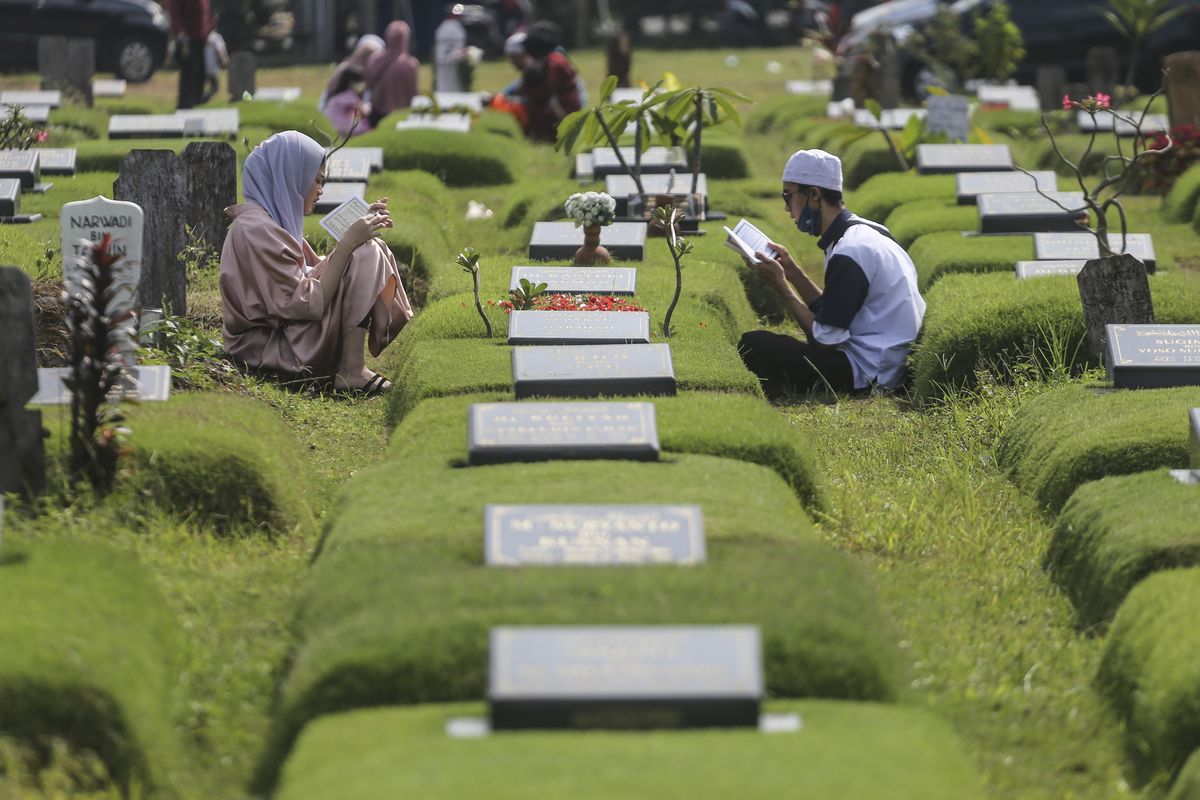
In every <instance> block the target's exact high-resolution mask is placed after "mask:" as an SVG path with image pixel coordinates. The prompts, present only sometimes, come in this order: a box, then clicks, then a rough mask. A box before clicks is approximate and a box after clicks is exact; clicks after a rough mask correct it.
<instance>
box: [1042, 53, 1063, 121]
mask: <svg viewBox="0 0 1200 800" xmlns="http://www.w3.org/2000/svg"><path fill="white" fill-rule="evenodd" d="M1066 85H1067V71H1066V70H1065V69H1063V68H1062V67H1060V66H1059V65H1058V64H1043V65H1042V66H1040V67H1038V68H1037V95H1038V104H1039V105H1041V107H1042V111H1056V110H1058V109H1060V108H1062V97H1063V87H1064V86H1066Z"/></svg>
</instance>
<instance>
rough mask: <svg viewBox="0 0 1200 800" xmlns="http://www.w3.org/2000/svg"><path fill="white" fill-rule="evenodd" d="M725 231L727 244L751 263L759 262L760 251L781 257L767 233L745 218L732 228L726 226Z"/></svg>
mask: <svg viewBox="0 0 1200 800" xmlns="http://www.w3.org/2000/svg"><path fill="white" fill-rule="evenodd" d="M725 233H726V234H727V236H726V238H725V246H726V247H728V248H729V249H730V250H732V251H734V252H735V253H737V254H738V255H740V256H741V257H742V258H744V259H746V260H747V261H749V262H750V263H751V264H757V263H758V262H759V258H758V255H757V254H758V253H766V254H767V255H769V256H770V257H771V258H778V257H779V254H778V253H776V252H775V250H774V248H772V247H771V244H770V243H771V240H770V239H768V238H767V235H766V234H765V233H763V232H762V231H760V230H759V229H758V228H756V227H755V226H754V225H753V224H751V223H750V222H748V221H747V220H745V219H743V220H742V221H741V222H739V223H738V224H737V225H735V226H733V228H732V229H730V228H729V227H728V226H725Z"/></svg>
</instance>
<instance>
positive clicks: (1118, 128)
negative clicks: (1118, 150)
mask: <svg viewBox="0 0 1200 800" xmlns="http://www.w3.org/2000/svg"><path fill="white" fill-rule="evenodd" d="M1139 126H1140V127H1141V132H1142V135H1147V134H1153V133H1162V132H1164V131H1167V130H1170V128H1171V120H1170V119H1169V118H1168V117H1167V115H1166V114H1147V115H1146V116H1144V117H1143V116H1142V115H1141V113H1137V114H1132V115H1130V117H1129V118H1128V119H1126V118H1125V117H1124V116H1119V117H1117V119H1116V122H1115V123H1114V124H1113V131H1114V132H1115V133H1116V134H1117V136H1126V137H1129V136H1137V135H1138V127H1139Z"/></svg>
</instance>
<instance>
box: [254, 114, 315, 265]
mask: <svg viewBox="0 0 1200 800" xmlns="http://www.w3.org/2000/svg"><path fill="white" fill-rule="evenodd" d="M324 160H325V148H323V147H321V145H319V144H317V143H316V142H315V141H313V140H312V139H310V138H309V137H307V136H305V135H304V134H303V133H300V132H299V131H283V132H282V133H277V134H275V135H274V136H272V137H271V138H269V139H267V140H266V141H265V142H263V143H262V144H260V145H259V146H258V147H256V148H254V152H252V153H251V154H250V155H249V156H247V157H246V165H245V167H244V168H243V170H242V191H243V193H244V194H245V197H246V202H248V203H257V204H258V205H260V206H262V207H263V208H264V209H266V211H267V213H268V214H270V215H271V219H273V220H275V222H276V223H277V224H278V225H279V227H281V228H283V229H284V230H285V231H287V232H288V233H290V234H291V235H292V238H294V239H295V240H296V241H297V242H299V241H300V240H301V239H302V238H303V237H304V195H305V194H307V193H308V189H309V187H311V186H312V183H313V180H314V179H315V178H316V177H317V170H319V169H320V168H321V162H322V161H324Z"/></svg>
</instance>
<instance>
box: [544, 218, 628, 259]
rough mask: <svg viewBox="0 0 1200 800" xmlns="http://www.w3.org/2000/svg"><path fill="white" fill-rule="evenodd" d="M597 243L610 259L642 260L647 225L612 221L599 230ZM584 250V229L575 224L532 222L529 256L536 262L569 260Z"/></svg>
mask: <svg viewBox="0 0 1200 800" xmlns="http://www.w3.org/2000/svg"><path fill="white" fill-rule="evenodd" d="M600 244H602V245H604V246H605V247H606V248H608V252H609V253H611V254H612V257H613V258H619V259H623V260H625V261H641V260H642V256H643V254H644V253H645V252H646V223H644V222H614V223H613V224H611V225H606V226H604V227H603V228H602V229H601V231H600ZM580 247H583V228H577V227H575V223H574V222H535V223H533V235H532V236H531V237H530V239H529V257H530V258H532V259H535V260H537V261H569V260H571V259H573V258H574V257H575V251H576V250H578V249H579V248H580Z"/></svg>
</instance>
